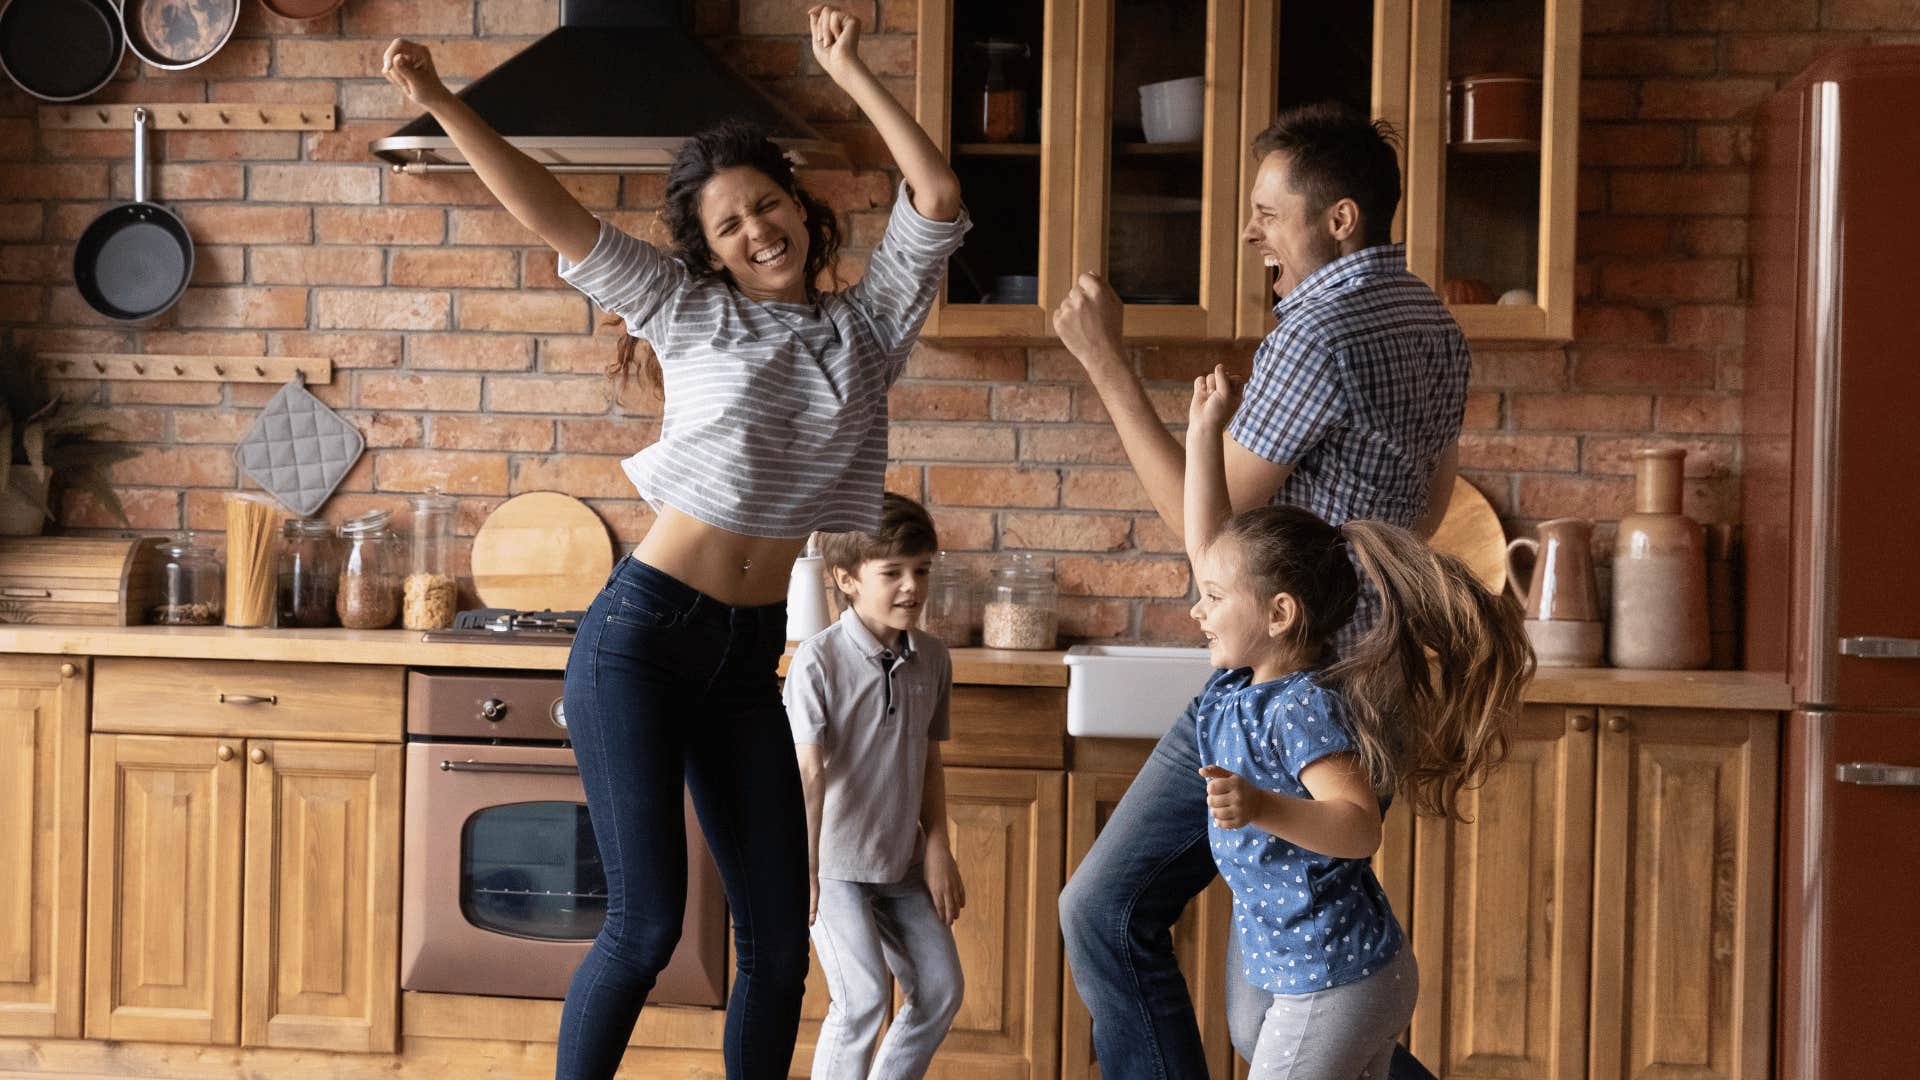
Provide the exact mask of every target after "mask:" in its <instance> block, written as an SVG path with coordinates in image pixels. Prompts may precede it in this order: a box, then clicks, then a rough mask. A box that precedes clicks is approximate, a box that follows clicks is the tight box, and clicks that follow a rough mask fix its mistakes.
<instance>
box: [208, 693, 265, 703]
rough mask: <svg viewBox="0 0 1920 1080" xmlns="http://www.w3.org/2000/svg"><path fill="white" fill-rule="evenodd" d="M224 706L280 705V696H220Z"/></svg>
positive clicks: (223, 694)
mask: <svg viewBox="0 0 1920 1080" xmlns="http://www.w3.org/2000/svg"><path fill="white" fill-rule="evenodd" d="M220 704H222V705H278V704H280V695H279V694H227V693H222V694H221V695H220Z"/></svg>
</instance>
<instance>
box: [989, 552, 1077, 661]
mask: <svg viewBox="0 0 1920 1080" xmlns="http://www.w3.org/2000/svg"><path fill="white" fill-rule="evenodd" d="M1059 611H1060V590H1059V588H1058V587H1057V586H1056V585H1055V584H1054V579H1053V565H1052V564H1051V563H1048V562H1045V561H1043V560H1040V559H1036V558H1034V557H1033V556H1032V555H1030V554H1028V553H1026V552H1012V553H1009V554H1007V555H1004V556H1002V557H1001V558H1000V560H999V561H998V562H997V563H995V564H994V567H993V576H992V579H991V580H990V581H989V582H988V583H987V590H986V605H985V608H984V609H983V611H982V612H981V620H980V621H981V635H980V637H981V642H982V643H983V644H985V645H986V647H987V648H989V649H1051V648H1053V644H1054V638H1055V634H1056V631H1057V630H1058V627H1059Z"/></svg>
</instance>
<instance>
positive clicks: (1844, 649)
mask: <svg viewBox="0 0 1920 1080" xmlns="http://www.w3.org/2000/svg"><path fill="white" fill-rule="evenodd" d="M1840 655H1841V656H1859V657H1864V658H1866V659H1868V660H1920V638H1910V637H1881V636H1878V635H1872V634H1869V635H1865V636H1862V637H1843V638H1841V639H1840Z"/></svg>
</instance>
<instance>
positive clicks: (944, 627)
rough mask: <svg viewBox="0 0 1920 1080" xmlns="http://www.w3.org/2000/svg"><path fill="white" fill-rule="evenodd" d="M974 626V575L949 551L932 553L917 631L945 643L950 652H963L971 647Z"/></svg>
mask: <svg viewBox="0 0 1920 1080" xmlns="http://www.w3.org/2000/svg"><path fill="white" fill-rule="evenodd" d="M975 625H976V620H975V615H974V591H973V572H972V571H971V570H970V569H968V567H967V564H966V563H964V562H962V561H960V559H958V558H957V557H955V556H954V555H953V553H952V552H947V551H942V552H939V553H937V554H935V555H934V557H933V567H932V568H931V569H930V570H929V571H928V573H927V599H926V606H925V607H923V608H921V609H920V629H921V630H924V631H925V632H927V633H929V634H932V635H933V636H934V637H937V638H939V639H940V640H941V641H943V642H946V644H947V647H948V648H950V649H964V648H966V647H968V646H969V645H972V644H973V631H974V626H975Z"/></svg>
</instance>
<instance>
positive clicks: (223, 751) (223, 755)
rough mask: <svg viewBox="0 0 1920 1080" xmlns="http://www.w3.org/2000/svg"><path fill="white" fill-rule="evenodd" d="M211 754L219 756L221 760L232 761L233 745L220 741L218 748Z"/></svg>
mask: <svg viewBox="0 0 1920 1080" xmlns="http://www.w3.org/2000/svg"><path fill="white" fill-rule="evenodd" d="M213 756H214V757H217V758H219V759H220V760H221V761H232V760H233V747H231V746H228V745H227V744H226V743H221V744H220V749H218V750H215V751H214V752H213Z"/></svg>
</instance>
